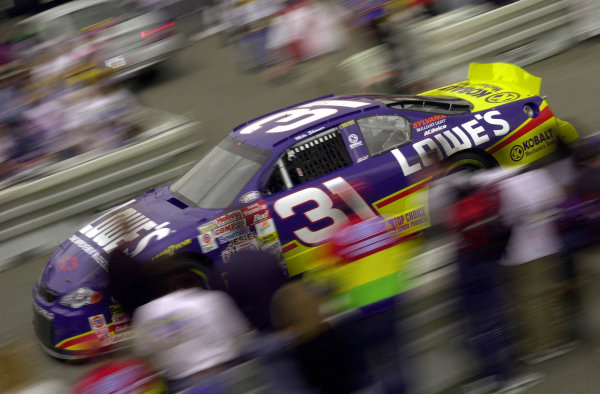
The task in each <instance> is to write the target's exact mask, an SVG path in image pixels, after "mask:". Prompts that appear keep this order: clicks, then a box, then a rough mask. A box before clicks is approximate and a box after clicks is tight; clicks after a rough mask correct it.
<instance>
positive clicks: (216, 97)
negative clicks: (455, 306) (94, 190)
mask: <svg viewBox="0 0 600 394" xmlns="http://www.w3.org/2000/svg"><path fill="white" fill-rule="evenodd" d="M222 44H223V40H222V39H221V38H220V37H219V36H212V37H209V38H207V39H204V40H202V41H199V42H196V43H194V44H192V45H190V46H189V47H188V48H186V49H185V50H183V51H182V52H181V53H179V54H178V56H176V57H174V58H173V59H171V60H170V61H169V62H168V64H167V66H168V67H166V68H165V69H163V70H161V72H160V73H159V74H158V75H155V76H153V77H146V78H144V79H142V80H141V81H138V82H136V86H135V89H136V90H137V91H138V93H139V96H140V98H141V100H142V101H143V102H144V103H145V104H146V105H149V106H152V107H157V108H161V109H165V110H169V111H172V112H177V113H191V114H192V115H193V116H194V117H195V118H196V119H199V120H201V121H203V123H204V126H203V127H204V130H205V139H206V141H207V144H206V145H205V149H206V148H208V147H210V146H212V145H214V144H215V143H216V142H218V141H219V140H220V139H221V138H222V137H224V136H225V135H226V134H227V133H228V132H229V130H230V129H231V128H232V127H234V126H236V125H237V124H239V123H241V122H243V121H246V120H249V119H252V118H253V117H256V116H259V115H261V114H263V113H267V112H270V111H273V110H276V109H278V108H281V107H282V106H285V105H291V104H294V103H296V102H298V101H302V100H307V99H310V98H313V97H315V96H319V95H323V94H327V93H330V92H334V91H335V92H336V93H342V92H345V91H347V87H344V86H341V85H339V83H340V81H341V80H342V77H341V76H340V74H339V73H337V72H336V71H335V70H334V71H332V72H331V73H324V72H323V73H321V74H320V75H318V76H317V78H316V79H314V78H313V79H311V75H314V74H311V75H309V76H308V77H307V76H306V75H304V76H303V77H302V79H301V80H300V79H292V80H289V81H286V82H285V83H283V82H281V83H278V84H265V83H264V81H263V80H262V79H261V77H260V75H258V74H254V73H243V72H240V71H239V69H238V68H237V67H236V66H235V65H234V64H233V62H232V56H233V55H232V52H231V51H230V50H229V49H228V48H226V47H224V46H223V45H222ZM349 51H351V49H350V48H349V49H347V50H346V52H345V53H340V54H338V55H336V56H335V57H333V58H332V59H331V61H330V65H331V66H333V65H334V64H336V62H337V61H338V60H340V59H342V58H343V57H344V56H346V55H347V54H349V53H350V52H349ZM598 64H600V39H598V38H596V39H591V40H588V41H585V42H583V43H581V44H579V45H578V46H576V47H574V48H572V49H570V50H569V51H566V52H564V53H561V54H559V55H556V56H554V57H552V58H550V59H546V60H544V61H541V62H539V63H537V64H534V65H531V66H529V67H527V70H528V71H530V72H531V73H533V74H535V75H537V76H540V77H542V79H543V80H542V94H543V95H546V96H548V101H549V103H550V105H551V107H552V109H553V110H554V112H555V113H556V114H557V115H558V116H559V117H561V118H563V119H566V120H569V121H570V122H572V123H573V124H574V125H575V126H576V127H577V128H578V129H579V130H580V132H581V133H582V134H589V133H592V132H595V131H598V130H600V110H599V109H598V93H599V92H600V77H599V76H598V72H599V69H598ZM73 230H76V228H74V229H73ZM46 259H47V256H44V257H40V258H35V259H32V260H30V261H27V262H25V263H23V264H20V265H18V266H16V267H13V268H11V269H8V270H6V271H3V272H1V273H0V311H2V313H1V315H0V316H1V319H2V321H1V322H2V329H1V330H0V343H5V342H7V341H10V340H15V339H20V340H23V341H25V342H26V343H28V344H29V347H28V351H27V352H26V355H25V357H26V358H27V359H28V360H29V361H28V374H29V376H30V377H31V379H32V380H37V379H46V378H60V379H64V380H65V381H67V382H73V381H75V380H76V379H77V378H79V377H80V376H81V375H82V374H83V373H85V372H86V371H88V370H89V369H91V368H93V367H94V366H96V365H97V364H98V363H97V362H96V363H90V364H85V365H77V366H75V365H68V364H65V363H61V362H58V361H56V360H53V359H51V358H49V357H47V356H46V355H45V354H44V353H43V352H42V350H41V349H40V348H39V347H38V346H37V345H36V343H35V336H34V334H33V329H32V325H31V318H32V309H31V288H32V286H33V283H34V282H35V280H36V279H37V277H38V276H39V274H40V271H41V269H42V267H43V265H44V263H45V260H46ZM599 313H600V312H599ZM599 367H600V363H599V361H598V358H597V357H596V353H595V352H594V349H593V348H591V347H589V346H579V347H578V348H577V350H576V351H574V352H572V353H571V354H569V355H567V356H564V357H563V358H561V359H558V360H555V361H552V362H549V363H547V364H546V365H544V366H543V367H542V369H543V370H545V371H546V373H547V374H548V379H547V381H546V382H545V383H544V384H543V385H542V386H539V387H538V388H537V389H535V390H532V391H531V392H532V393H597V392H600V374H598V373H597V371H598V370H599ZM432 373H435V371H432Z"/></svg>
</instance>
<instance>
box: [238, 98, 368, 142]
mask: <svg viewBox="0 0 600 394" xmlns="http://www.w3.org/2000/svg"><path fill="white" fill-rule="evenodd" d="M369 104H370V103H368V102H364V101H351V100H318V101H313V102H312V103H306V104H302V105H300V106H298V107H295V108H292V109H288V110H286V111H281V112H277V113H275V114H273V115H271V116H267V117H265V118H262V119H260V120H258V121H256V122H253V123H251V124H249V125H248V126H245V127H244V128H243V129H241V130H240V131H239V133H240V134H252V133H254V132H255V131H257V130H261V129H262V131H263V132H264V133H283V132H287V131H294V130H296V129H299V128H300V127H302V126H306V125H308V124H310V123H314V122H316V121H318V120H321V119H325V118H327V117H328V116H331V115H333V114H336V113H337V112H338V109H337V108H360V107H364V106H366V105H369ZM313 107H323V108H313Z"/></svg>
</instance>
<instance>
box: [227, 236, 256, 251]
mask: <svg viewBox="0 0 600 394" xmlns="http://www.w3.org/2000/svg"><path fill="white" fill-rule="evenodd" d="M248 244H251V245H253V246H254V248H255V249H256V250H258V242H257V240H256V235H255V234H254V233H248V234H245V235H242V236H240V237H237V238H235V239H232V240H231V244H230V245H231V246H233V247H235V248H236V250H240V248H244V247H245V246H246V245H248Z"/></svg>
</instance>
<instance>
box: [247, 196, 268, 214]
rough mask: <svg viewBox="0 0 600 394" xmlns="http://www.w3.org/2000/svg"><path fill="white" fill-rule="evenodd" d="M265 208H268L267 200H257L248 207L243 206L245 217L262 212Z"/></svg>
mask: <svg viewBox="0 0 600 394" xmlns="http://www.w3.org/2000/svg"><path fill="white" fill-rule="evenodd" d="M265 209H268V207H267V203H266V201H265V200H260V201H259V202H255V203H254V204H252V205H248V206H247V207H244V208H242V213H243V214H244V216H245V217H248V216H250V215H253V214H255V213H258V212H262V211H264V210H265Z"/></svg>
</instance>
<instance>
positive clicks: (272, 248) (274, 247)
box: [260, 241, 287, 274]
mask: <svg viewBox="0 0 600 394" xmlns="http://www.w3.org/2000/svg"><path fill="white" fill-rule="evenodd" d="M260 250H262V251H263V252H267V253H270V254H273V255H278V254H280V253H281V252H282V250H281V242H279V241H275V242H271V243H269V244H266V245H264V246H262V247H261V248H260ZM281 263H282V268H284V270H285V272H286V274H287V267H286V266H285V262H283V261H282V262H281Z"/></svg>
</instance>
